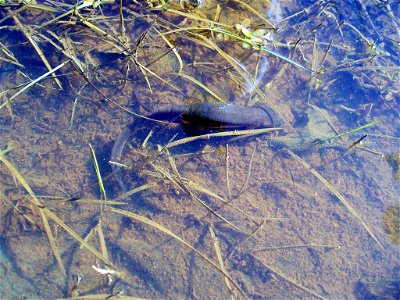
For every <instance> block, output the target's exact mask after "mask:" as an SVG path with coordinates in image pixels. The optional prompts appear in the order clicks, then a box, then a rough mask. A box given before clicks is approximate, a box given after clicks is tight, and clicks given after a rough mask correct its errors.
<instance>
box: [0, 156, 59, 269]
mask: <svg viewBox="0 0 400 300" xmlns="http://www.w3.org/2000/svg"><path fill="white" fill-rule="evenodd" d="M0 161H2V162H3V164H5V166H6V167H7V169H8V170H9V171H10V173H11V174H12V176H14V178H16V180H17V181H18V182H19V183H20V184H21V185H22V186H23V187H24V189H25V190H26V191H27V192H28V194H29V195H30V196H31V197H32V201H33V203H34V204H35V205H36V206H37V207H38V209H39V213H40V216H41V218H42V222H43V227H44V229H45V231H46V234H47V238H48V239H49V243H50V246H51V249H52V251H53V254H54V256H55V258H56V260H57V263H58V265H59V267H60V269H61V270H62V272H63V273H64V275H65V274H66V272H65V268H64V265H63V262H62V260H61V256H60V253H59V251H58V249H57V246H56V241H55V239H54V236H53V233H52V231H51V228H50V225H49V220H48V219H47V216H46V213H45V212H46V211H48V209H47V208H45V207H44V206H43V205H42V204H41V203H40V201H39V200H38V199H37V197H36V195H35V193H34V192H33V190H32V189H31V187H30V186H29V184H28V183H27V182H26V180H25V179H24V177H22V175H21V174H20V173H19V172H18V170H17V169H16V168H15V167H14V166H13V165H12V164H11V163H10V162H9V161H8V160H7V159H6V158H5V157H4V155H2V154H0Z"/></svg>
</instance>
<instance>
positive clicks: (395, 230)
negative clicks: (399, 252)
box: [383, 206, 400, 245]
mask: <svg viewBox="0 0 400 300" xmlns="http://www.w3.org/2000/svg"><path fill="white" fill-rule="evenodd" d="M383 223H384V224H385V231H386V233H387V234H388V236H389V239H390V240H391V241H392V242H393V243H394V244H396V245H399V244H400V206H392V207H389V208H387V209H386V210H385V214H384V216H383Z"/></svg>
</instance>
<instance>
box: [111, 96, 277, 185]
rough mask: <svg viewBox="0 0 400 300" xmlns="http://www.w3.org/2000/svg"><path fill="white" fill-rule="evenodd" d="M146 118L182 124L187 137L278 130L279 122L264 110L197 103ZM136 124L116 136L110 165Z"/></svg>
mask: <svg viewBox="0 0 400 300" xmlns="http://www.w3.org/2000/svg"><path fill="white" fill-rule="evenodd" d="M147 117H148V118H151V119H155V120H160V121H170V122H174V123H182V125H183V126H184V127H186V128H187V127H189V128H190V130H189V131H190V133H191V134H193V133H204V131H206V130H210V129H224V128H225V129H227V128H228V129H229V128H256V127H279V126H280V125H282V121H281V118H279V117H278V115H277V114H276V113H275V112H274V111H273V110H272V109H271V108H269V107H268V106H266V105H256V106H252V107H246V106H241V105H236V104H211V103H200V104H194V105H172V106H169V107H165V108H160V109H158V110H156V111H153V112H152V113H151V114H149V115H148V116H147ZM136 125H137V124H136V123H135V122H133V123H131V124H129V125H128V126H127V127H125V129H124V130H123V131H122V132H121V133H120V134H119V136H118V138H117V139H116V141H115V143H114V146H113V148H112V151H111V161H114V162H118V161H120V158H121V154H122V150H123V148H124V145H125V143H126V142H127V141H128V139H129V137H130V135H131V134H132V132H133V131H134V130H135V128H136ZM112 168H113V171H114V174H115V178H116V179H117V181H118V183H119V185H120V186H121V187H122V188H123V189H124V184H123V182H122V179H121V178H120V176H119V174H118V172H119V168H118V167H117V166H116V165H114V164H112Z"/></svg>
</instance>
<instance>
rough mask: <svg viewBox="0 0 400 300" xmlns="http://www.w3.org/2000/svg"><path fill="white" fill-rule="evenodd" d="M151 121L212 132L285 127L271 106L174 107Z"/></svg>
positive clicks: (211, 105) (155, 115)
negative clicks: (224, 129) (235, 128)
mask: <svg viewBox="0 0 400 300" xmlns="http://www.w3.org/2000/svg"><path fill="white" fill-rule="evenodd" d="M148 117H150V118H152V119H156V120H169V121H171V122H175V123H180V122H181V123H182V124H184V125H185V124H192V125H193V126H198V127H202V128H208V129H212V128H234V127H245V128H256V127H274V126H279V125H280V124H281V121H280V120H281V119H280V118H279V117H278V116H277V114H276V113H275V112H274V111H273V110H272V109H271V108H269V107H268V106H267V105H256V106H252V107H246V106H241V105H236V104H232V103H230V104H219V105H218V104H211V103H207V102H206V103H200V104H193V105H172V106H170V107H166V108H161V109H158V110H156V111H154V112H152V113H151V114H150V115H149V116H148Z"/></svg>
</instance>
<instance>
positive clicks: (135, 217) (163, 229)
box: [110, 207, 247, 298]
mask: <svg viewBox="0 0 400 300" xmlns="http://www.w3.org/2000/svg"><path fill="white" fill-rule="evenodd" d="M110 210H111V211H112V212H114V213H117V214H120V215H123V216H126V217H128V218H131V219H133V220H135V221H138V222H141V223H143V224H146V225H149V226H151V227H153V228H155V229H157V230H159V231H161V232H163V233H165V234H167V235H169V236H170V237H172V238H174V239H176V240H177V241H179V242H180V243H182V244H184V245H185V246H186V247H188V248H190V249H191V250H192V251H194V252H196V254H198V255H199V256H201V257H202V258H203V259H204V260H205V261H207V262H208V263H209V264H210V265H212V266H213V267H214V268H215V269H217V270H218V271H219V272H220V273H222V274H223V275H224V276H225V277H226V278H227V279H228V280H229V281H230V282H231V283H232V284H233V285H234V286H235V287H236V288H237V289H238V290H239V291H240V293H241V294H242V295H243V296H244V297H246V294H245V293H244V291H243V290H242V289H241V288H240V286H239V285H238V284H237V283H236V282H235V281H234V280H233V278H232V277H231V276H230V275H229V274H228V273H226V271H224V270H223V269H221V268H220V267H219V266H218V265H217V264H216V263H215V262H213V261H212V260H211V259H209V258H208V257H207V256H205V255H204V254H203V253H201V252H200V251H199V250H197V249H196V248H194V247H193V246H192V245H190V244H189V243H188V242H186V241H185V240H183V239H182V238H180V237H179V236H178V235H176V234H175V233H173V232H172V231H171V230H169V229H168V228H166V227H164V226H163V225H161V224H159V223H157V222H154V221H152V220H150V219H147V218H145V217H143V216H140V215H137V214H135V213H132V212H128V211H124V210H121V209H116V208H112V207H111V208H110ZM246 298H247V297H246Z"/></svg>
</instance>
